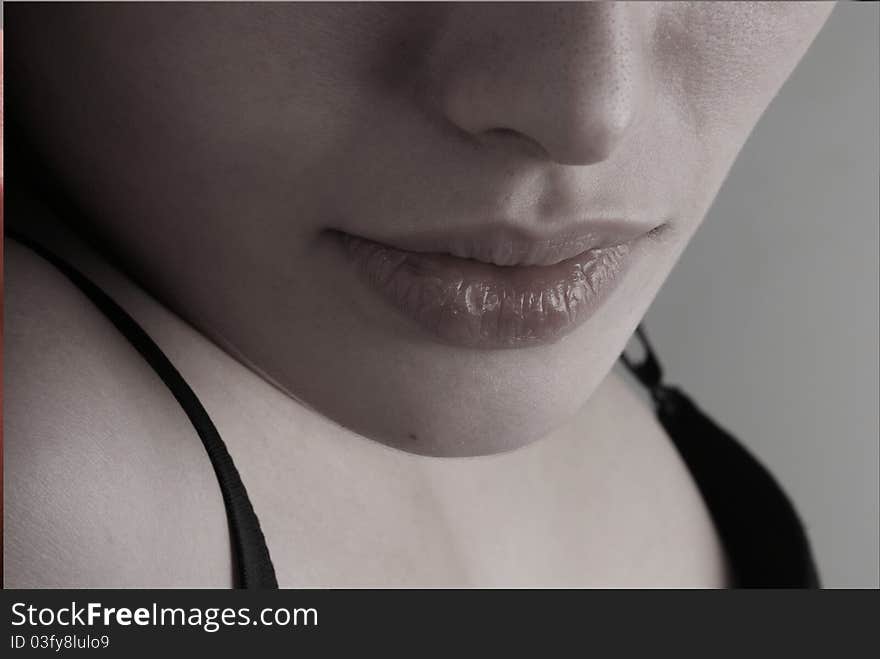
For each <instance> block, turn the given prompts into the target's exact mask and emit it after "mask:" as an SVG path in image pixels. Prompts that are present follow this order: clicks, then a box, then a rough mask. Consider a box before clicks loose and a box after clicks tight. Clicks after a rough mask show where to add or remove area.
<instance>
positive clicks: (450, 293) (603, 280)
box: [336, 226, 646, 349]
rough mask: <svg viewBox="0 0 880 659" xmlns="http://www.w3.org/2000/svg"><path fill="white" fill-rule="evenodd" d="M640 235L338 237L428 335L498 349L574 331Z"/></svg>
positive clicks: (502, 232)
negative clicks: (389, 239)
mask: <svg viewBox="0 0 880 659" xmlns="http://www.w3.org/2000/svg"><path fill="white" fill-rule="evenodd" d="M645 233H646V231H645V230H644V229H634V228H631V227H630V228H626V227H620V226H618V227H610V228H609V227H602V228H601V229H598V230H597V229H593V230H590V231H580V232H574V231H573V232H570V233H564V234H559V235H556V236H554V237H552V238H547V239H540V240H533V239H529V238H528V237H526V236H524V235H523V234H521V233H518V232H517V231H514V230H511V229H508V228H505V227H496V228H494V229H490V230H486V229H482V230H481V231H480V232H477V231H472V232H465V233H459V234H457V235H455V236H452V237H447V238H445V239H444V238H442V237H440V236H437V235H430V234H422V235H419V236H410V237H408V238H405V239H398V240H395V246H391V245H389V244H385V243H380V242H376V241H373V240H369V239H367V238H362V237H358V236H353V235H351V234H348V233H338V234H336V235H337V236H338V238H339V240H340V242H341V244H342V246H343V248H344V253H345V254H346V256H347V258H348V259H349V260H350V261H351V262H352V263H353V264H354V266H355V268H354V269H355V272H356V273H357V275H358V276H359V277H360V278H361V279H363V280H364V282H365V283H366V284H367V285H368V286H369V288H371V289H373V291H375V292H376V293H378V294H379V296H380V297H382V298H384V299H385V301H386V302H389V303H390V304H391V306H393V307H395V308H396V309H397V310H398V311H399V312H402V313H403V314H404V315H405V316H408V317H409V318H410V319H412V320H413V321H415V322H416V323H417V324H418V325H420V326H421V327H422V329H423V330H426V331H427V332H428V333H429V334H430V335H431V336H432V337H433V338H435V339H439V340H440V341H442V342H444V343H449V344H453V345H456V346H463V347H469V348H482V349H496V348H517V347H526V346H530V345H537V344H542V343H549V342H553V341H555V340H556V339H558V338H560V337H562V336H564V335H565V334H567V333H569V332H571V331H572V330H573V329H575V328H576V327H578V326H579V325H581V324H582V323H583V322H584V321H586V320H587V318H588V317H589V316H590V315H591V314H592V312H593V311H594V310H595V309H596V308H597V307H598V306H599V304H600V303H601V301H602V300H603V299H604V298H605V297H606V296H607V295H608V294H609V293H610V291H611V290H612V289H613V286H614V284H615V282H616V281H617V280H618V279H619V278H620V276H621V274H622V273H623V272H624V270H625V269H626V266H627V265H628V263H629V261H630V260H631V259H630V257H631V252H632V250H633V247H634V244H635V243H636V242H637V241H638V240H639V238H640V237H641V236H643V235H645ZM432 246H442V247H441V249H443V251H442V252H440V251H437V252H434V251H428V249H429V248H430V247H432Z"/></svg>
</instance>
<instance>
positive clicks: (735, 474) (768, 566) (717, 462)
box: [620, 326, 820, 588]
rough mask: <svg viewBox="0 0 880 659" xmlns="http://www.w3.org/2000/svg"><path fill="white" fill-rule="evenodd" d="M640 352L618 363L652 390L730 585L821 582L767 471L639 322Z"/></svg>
mask: <svg viewBox="0 0 880 659" xmlns="http://www.w3.org/2000/svg"><path fill="white" fill-rule="evenodd" d="M636 336H637V337H638V339H639V341H640V342H641V343H642V346H643V349H644V351H645V358H644V359H643V361H642V362H640V363H636V362H634V361H633V360H631V359H630V358H629V357H627V355H626V354H622V355H621V356H620V360H621V362H622V363H623V364H624V365H625V366H626V367H627V369H629V371H630V372H631V373H632V374H633V375H634V376H635V377H636V378H637V379H638V380H639V381H640V382H641V383H642V384H643V385H644V386H645V387H646V388H647V389H648V390H649V391H650V392H651V397H652V398H653V399H654V406H655V411H656V414H657V418H658V420H659V421H660V424H661V425H662V426H663V429H664V430H665V431H666V433H667V435H669V438H670V439H671V440H672V443H673V444H674V445H675V447H676V449H677V450H678V452H679V454H680V455H681V457H682V459H683V460H684V462H685V464H686V465H687V467H688V470H689V471H690V472H691V476H692V477H693V479H694V481H695V482H696V484H697V487H698V488H699V489H700V492H701V494H702V496H703V500H704V501H705V502H706V506H707V508H708V509H709V513H710V515H711V516H712V519H713V521H714V523H715V526H716V528H717V529H718V534H719V536H720V538H721V541H722V543H723V545H724V547H725V549H726V550H727V555H728V559H729V563H730V565H729V567H730V569H731V572H732V574H731V577H732V580H733V585H734V587H741V588H755V587H762V588H768V587H774V588H819V587H820V582H819V575H818V571H817V570H816V564H815V561H814V559H813V555H812V552H811V550H810V545H809V541H808V539H807V536H806V532H805V531H804V527H803V524H802V522H801V520H800V518H799V517H798V515H797V512H796V511H795V509H794V506H793V505H792V503H791V501H790V500H789V498H788V497H787V496H786V494H785V492H783V490H782V488H781V487H780V486H779V484H778V483H777V482H776V479H775V478H774V477H773V475H772V474H771V473H770V472H769V471H767V469H766V468H765V467H764V466H763V465H762V464H761V463H760V462H758V460H757V459H756V458H755V457H754V456H753V455H752V454H751V453H750V452H749V451H748V450H746V448H745V447H744V446H742V444H740V443H739V442H738V441H737V440H736V438H735V437H733V435H731V434H730V433H728V432H727V431H726V430H725V429H724V428H722V427H721V426H719V425H718V424H717V423H715V422H714V421H713V420H712V419H711V418H710V417H709V416H708V415H707V414H706V413H705V412H703V411H702V410H701V409H700V408H699V407H698V406H697V405H696V403H694V402H693V400H691V398H690V397H689V396H687V395H686V394H685V393H684V392H683V391H681V390H680V389H679V388H678V387H673V386H669V385H666V384H664V383H663V368H662V367H661V365H660V362H659V361H658V359H657V356H656V354H655V353H654V350H653V348H652V347H651V344H650V343H649V342H648V336H647V334H646V333H645V330H644V328H643V327H642V326H639V327H638V329H637V330H636Z"/></svg>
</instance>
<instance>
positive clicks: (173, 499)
mask: <svg viewBox="0 0 880 659" xmlns="http://www.w3.org/2000/svg"><path fill="white" fill-rule="evenodd" d="M4 307H5V309H4V311H5V319H4V320H5V322H4V334H5V336H4V340H5V346H4V381H5V387H4V390H5V409H4V440H5V493H6V497H5V524H4V526H5V557H4V560H5V565H4V567H5V569H4V574H5V581H6V584H7V586H10V587H45V586H60V587H73V586H83V587H92V586H101V585H110V584H113V585H117V586H150V585H156V586H161V585H172V584H175V583H192V581H191V580H192V579H193V578H194V579H195V580H196V582H199V583H201V582H204V583H211V582H213V583H215V584H216V585H223V584H222V583H219V584H217V580H218V574H219V579H220V581H221V582H222V581H223V580H228V578H229V576H230V570H229V550H228V542H229V541H228V533H227V531H226V517H225V513H224V510H223V505H222V499H221V496H220V492H219V489H218V487H217V484H216V480H214V476H213V472H212V470H211V466H210V462H209V461H208V459H207V457H206V456H205V453H204V449H203V448H202V446H201V442H200V441H199V438H198V436H197V435H196V434H195V433H194V431H193V430H192V428H191V426H189V422H188V419H187V418H186V416H185V415H184V413H183V411H182V410H181V409H180V408H179V406H178V405H177V403H176V401H175V400H174V399H173V397H171V396H170V395H169V394H168V392H167V391H165V390H164V385H163V384H162V383H161V381H160V380H159V379H158V378H157V377H156V376H155V374H154V373H153V371H152V370H151V369H150V367H149V366H148V365H147V364H146V362H144V361H143V360H142V359H141V358H140V356H139V355H138V354H137V353H136V352H135V351H134V349H133V348H131V346H130V345H129V344H128V342H127V340H126V339H125V337H123V336H122V335H121V334H120V333H119V332H118V331H117V330H116V328H115V327H113V325H112V324H110V322H109V321H107V320H106V319H105V318H104V316H103V315H102V314H101V312H100V311H99V310H98V309H97V308H96V307H94V305H92V303H91V302H90V301H89V300H88V298H86V297H85V295H83V294H82V293H81V292H80V291H79V289H78V288H76V287H75V286H74V285H73V284H72V283H71V282H70V281H69V280H68V279H67V278H66V277H65V276H64V275H63V274H62V273H61V272H60V271H58V270H57V269H56V268H55V267H54V266H52V265H51V264H50V263H49V262H47V261H46V260H44V259H43V258H41V257H40V256H38V255H37V254H36V253H34V252H33V251H31V250H30V249H29V248H27V247H25V246H23V245H21V244H19V243H17V242H15V241H12V240H7V241H6V244H5V300H4ZM195 542H199V543H206V544H207V543H211V545H209V546H213V550H214V552H215V553H219V556H216V557H215V558H214V559H213V560H212V559H211V557H210V556H201V557H196V558H197V560H192V561H188V560H187V559H186V556H188V555H192V554H194V553H196V552H194V551H192V550H193V545H194V543H195ZM196 549H197V550H198V549H200V548H196ZM221 566H222V567H221ZM218 570H222V571H220V572H219V573H218ZM189 575H192V576H189ZM193 585H197V584H193Z"/></svg>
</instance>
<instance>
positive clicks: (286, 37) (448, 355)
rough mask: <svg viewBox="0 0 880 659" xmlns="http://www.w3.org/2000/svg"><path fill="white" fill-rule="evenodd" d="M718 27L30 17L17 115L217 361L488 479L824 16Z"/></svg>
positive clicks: (663, 261) (603, 336)
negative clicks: (226, 356)
mask: <svg viewBox="0 0 880 659" xmlns="http://www.w3.org/2000/svg"><path fill="white" fill-rule="evenodd" d="M587 4H590V5H592V4H593V3H587ZM696 4H697V5H700V4H701V3H696ZM706 4H707V5H709V4H714V5H718V4H721V5H726V6H725V8H723V9H716V11H715V13H712V12H710V11H709V10H708V9H707V8H703V7H691V6H690V5H691V3H669V5H668V8H667V5H666V3H660V4H659V5H655V3H620V5H619V7H621V8H620V9H618V8H617V7H618V6H617V5H615V8H613V9H611V10H607V11H605V13H603V11H600V10H597V9H595V8H593V7H589V8H581V7H578V6H571V7H568V8H565V9H563V8H560V7H555V8H546V9H538V8H537V7H527V8H523V9H513V8H511V7H503V8H500V9H492V8H491V7H486V6H476V5H475V6H473V7H468V6H466V5H461V6H454V5H449V6H435V5H432V6H431V7H430V8H429V9H423V8H416V7H409V6H402V7H393V6H388V5H379V6H371V5H360V6H348V7H344V6H337V5H325V6H322V5H317V6H306V5H282V6H280V7H279V6H273V4H272V3H269V4H268V5H262V6H259V5H237V6H226V7H223V6H220V5H213V6H211V5H207V6H199V5H190V6H183V5H178V6H176V7H174V8H167V9H164V10H163V9H160V8H158V7H157V6H155V5H153V6H151V7H152V9H147V8H144V7H140V8H138V7H134V6H132V7H129V8H124V7H121V6H116V7H115V8H107V9H101V8H100V7H98V6H93V7H90V8H79V9H77V10H71V13H70V14H69V15H68V16H67V17H66V18H65V20H63V21H62V20H60V19H58V18H57V16H58V14H55V16H56V18H54V19H52V20H48V21H47V20H40V19H42V18H43V17H41V16H40V15H38V14H28V12H27V11H26V10H23V9H17V8H16V9H13V11H12V12H11V16H8V17H7V22H8V23H9V26H8V27H9V28H10V29H11V28H12V27H14V26H15V23H16V21H18V22H19V25H20V27H21V29H20V31H19V34H21V35H22V36H21V40H20V41H19V40H17V39H14V40H13V43H12V44H7V53H6V54H7V57H8V58H9V59H10V60H14V61H13V64H12V65H11V68H9V69H8V72H7V80H8V81H10V80H11V81H12V83H11V86H10V83H9V82H7V94H10V93H12V92H13V91H14V90H18V92H19V106H20V108H21V109H20V113H21V115H22V116H26V117H28V119H27V121H25V122H23V123H24V124H26V125H27V126H28V132H29V133H30V134H31V137H32V139H33V143H34V145H35V147H36V149H37V150H38V151H40V152H41V153H42V154H43V155H44V157H45V159H46V160H47V162H49V163H50V165H51V167H52V168H53V170H54V171H55V172H57V174H58V175H59V177H60V179H61V180H62V181H63V182H64V185H65V186H66V187H67V188H68V189H69V190H70V192H71V196H72V197H73V198H74V199H75V200H76V201H77V203H78V204H79V205H80V206H81V207H82V208H83V210H84V211H85V212H86V214H87V215H88V217H89V218H90V223H91V225H92V228H93V229H94V230H96V231H98V232H99V233H100V234H101V235H102V236H103V237H104V239H105V240H106V241H107V243H108V244H110V245H113V246H114V248H115V249H116V250H117V251H118V252H119V254H120V255H121V256H122V258H123V261H125V262H127V263H129V264H130V265H131V269H132V271H133V272H136V273H138V277H139V279H140V280H141V281H142V282H143V283H144V284H145V285H146V287H147V288H148V289H149V290H150V291H152V292H154V293H155V294H156V295H157V296H158V297H159V298H160V299H161V300H162V301H164V302H165V303H166V304H167V305H168V306H169V307H170V308H171V309H172V310H174V311H176V312H177V313H179V314H180V315H181V316H183V317H184V318H186V319H187V320H189V321H191V322H192V323H193V324H194V325H195V326H196V327H197V328H199V329H200V330H202V331H203V332H204V333H205V334H206V335H207V336H208V337H210V338H213V339H215V340H217V341H218V342H219V343H221V345H225V346H229V347H231V348H232V349H233V350H234V351H235V352H236V353H237V354H239V355H240V356H241V357H242V358H243V359H244V360H246V361H247V362H248V363H249V364H251V365H253V366H254V367H255V368H256V369H258V370H259V371H261V372H262V373H264V374H265V375H266V376H268V377H269V378H271V379H272V380H273V381H274V382H276V383H277V384H278V385H279V386H281V387H282V388H284V389H285V390H287V391H288V392H289V393H290V394H291V395H292V396H293V397H295V398H297V399H299V400H300V401H303V402H304V403H306V404H307V405H309V406H310V407H312V408H314V409H315V410H317V411H318V412H320V413H321V414H323V415H325V416H327V417H328V418H330V419H332V420H334V421H336V422H338V423H339V424H341V425H343V426H346V427H348V428H350V429H352V430H354V431H355V432H357V433H359V434H361V435H363V436H365V437H368V438H370V439H374V440H376V441H379V442H383V443H385V444H389V445H391V446H395V447H397V448H400V449H403V450H406V451H410V452H414V453H421V454H427V455H438V456H465V455H480V454H487V453H496V452H500V451H506V450H510V449H514V448H517V447H519V446H523V445H525V444H527V443H529V442H531V441H534V440H536V439H538V438H540V437H542V436H544V435H546V434H547V433H549V432H551V431H552V430H553V429H554V428H556V427H558V426H560V425H562V424H564V423H565V422H566V421H567V420H568V419H570V418H571V416H572V415H573V414H574V412H575V411H576V410H577V409H578V408H579V407H581V406H582V405H583V404H584V402H585V401H586V400H587V398H589V396H590V395H591V394H592V393H593V391H595V389H596V388H597V386H598V385H599V383H600V382H601V381H602V380H603V379H604V378H605V376H606V375H607V374H608V372H609V370H610V369H611V367H612V365H613V363H614V362H615V360H616V359H617V357H618V355H619V354H620V352H621V350H622V349H623V347H624V345H625V343H626V341H627V340H628V338H629V336H630V334H631V333H632V331H633V330H634V328H635V326H636V325H637V323H638V322H639V319H640V318H641V317H642V315H643V314H644V313H645V311H646V310H647V308H648V306H649V304H650V303H651V301H652V299H653V298H654V296H655V295H656V293H657V291H658V289H659V288H660V286H661V285H662V283H663V281H664V280H665V278H666V276H667V275H668V273H669V271H670V270H671V268H672V267H673V265H674V264H675V262H676V260H677V259H678V257H679V255H680V254H681V252H682V250H683V249H684V247H685V245H686V244H687V241H688V240H689V238H690V237H691V235H692V234H693V232H694V231H695V230H696V229H697V227H698V225H699V223H700V222H701V220H702V219H703V217H704V215H705V214H706V212H707V210H708V208H709V206H710V205H711V203H712V200H713V199H714V197H715V194H716V192H717V190H718V188H719V187H720V185H721V183H722V181H723V180H724V177H725V175H726V173H727V171H728V170H729V168H730V166H731V164H732V163H733V160H734V158H735V157H736V154H737V153H738V151H739V149H740V148H741V146H742V144H743V143H744V141H745V139H746V137H747V136H748V134H749V132H750V131H751V129H752V127H753V125H754V124H755V122H756V121H757V120H758V118H759V117H760V115H761V113H762V112H763V110H764V109H765V108H766V106H767V104H768V103H769V102H770V100H771V99H772V97H773V95H774V94H775V93H776V91H777V90H778V89H779V87H780V86H781V85H782V83H783V82H784V80H785V79H786V77H787V76H788V74H789V73H790V72H791V70H792V68H793V67H794V66H795V64H796V63H797V61H798V60H799V58H800V56H801V55H802V54H803V52H804V50H805V49H806V47H807V46H808V45H809V43H810V41H811V40H812V38H813V36H814V35H815V33H816V32H817V31H818V29H819V27H820V26H821V24H822V22H823V21H824V20H825V17H827V14H828V11H829V9H830V8H829V7H827V6H823V7H822V8H821V10H817V9H815V8H810V7H798V9H797V11H795V10H787V12H786V11H783V10H781V9H779V8H771V7H768V8H766V9H765V10H764V11H765V13H764V14H762V15H757V17H756V13H755V9H754V8H752V9H744V8H743V7H741V6H739V5H740V3H706ZM742 4H746V5H748V4H757V5H761V4H764V3H742ZM768 4H773V3H768ZM786 4H791V3H786ZM793 4H796V5H800V3H793ZM639 5H642V7H639ZM676 5H680V8H675V6H676ZM685 5H687V7H684V6H685ZM29 11H31V12H33V11H35V10H33V9H31V10H29ZM17 12H20V15H17ZM597 12H598V13H597ZM756 20H763V21H765V24H764V25H763V26H760V27H756V25H755V21H756ZM578 21H581V22H582V23H583V25H584V26H585V27H584V29H583V30H582V31H578V30H574V31H573V30H572V28H571V25H572V24H573V23H574V24H577V23H578ZM737 21H740V22H739V23H737ZM768 22H769V25H768V24H766V23H768ZM70 25H73V26H74V27H76V28H77V29H75V30H72V31H71V30H70V29H68V28H69V27H70ZM243 25H245V26H250V27H249V28H248V29H242V26H243ZM438 26H440V27H438ZM595 26H598V27H595ZM28 28H29V29H30V30H31V31H33V30H42V31H46V30H48V31H49V32H50V33H53V34H55V36H56V37H57V40H56V41H55V42H56V44H57V49H58V51H57V52H55V54H52V53H49V54H47V53H46V52H45V51H43V52H33V51H32V49H29V48H28V46H27V44H26V42H25V36H26V35H27V34H28ZM62 28H63V29H62ZM53 31H54V32H53ZM535 31H537V32H535ZM581 32H582V33H583V36H579V35H581ZM56 33H57V34H56ZM533 33H534V34H533ZM535 34H537V35H538V36H539V37H541V38H540V39H537V40H534V39H531V38H530V37H531V36H535ZM70 35H79V36H78V37H72V36H70ZM82 35H90V38H89V39H88V40H86V41H87V42H88V44H90V45H88V46H84V44H83V43H82V42H81V41H79V39H80V38H82ZM493 35H494V36H493ZM499 35H500V36H499ZM505 35H506V36H505ZM554 35H555V36H556V37H558V38H556V39H555V40H554V39H551V37H554ZM490 37H491V38H490ZM486 44H488V45H486ZM542 44H543V45H542ZM553 44H556V45H553ZM559 44H562V45H561V46H560V45H559ZM595 44H599V46H595ZM563 46H564V47H563ZM67 49H69V50H70V52H71V53H72V52H76V53H77V57H76V58H75V59H74V60H68V59H67V58H65V57H64V53H65V52H66V50H67ZM609 54H610V55H609ZM576 55H577V56H578V57H579V59H577V58H575V60H572V58H573V57H575V56H576ZM609 57H610V59H609ZM615 57H617V58H618V59H617V60H615V59H614V58H615ZM62 60H64V61H75V62H76V65H75V68H74V70H73V71H70V70H69V67H67V68H64V69H63V70H61V69H60V68H59V66H58V62H59V61H62ZM572 61H576V62H580V64H578V65H577V66H582V67H584V68H585V69H586V70H585V71H581V72H580V73H577V72H575V73H577V75H574V73H572V71H571V67H572V66H574V65H573V64H572ZM615 61H618V63H619V66H618V65H616V64H614V62H615ZM609 62H611V64H609ZM530 66H531V67H532V68H534V69H535V71H532V73H531V74H530V73H528V72H529V71H530V68H529V67H530ZM542 67H543V68H542ZM487 71H488V73H487ZM519 72H522V74H521V75H520V73H519ZM98 73H100V75H98ZM36 79H39V80H40V84H39V85H37V84H34V82H33V81H34V80H36ZM572 80H575V81H579V82H578V84H582V85H583V87H582V88H573V87H572V86H571V84H570V83H571V81H572ZM554 85H556V86H555V87H554ZM591 85H592V86H591ZM548 87H549V89H550V95H549V96H548ZM620 90H624V91H625V92H626V93H623V92H621V91H620ZM603 94H605V95H606V96H607V97H608V98H611V99H612V101H613V102H611V101H608V103H605V104H604V105H603V104H602V103H603V101H602V99H603V98H604V97H603V96H602V95H603ZM73 97H76V98H73ZM462 98H464V99H465V101H464V102H462V100H461V99H462ZM53 99H54V100H53ZM474 99H476V100H474ZM511 99H513V100H511ZM597 99H598V101H597ZM606 100H607V99H606ZM597 103H598V104H599V105H598V106H597V105H596V104H597ZM517 104H519V105H517ZM535 107H540V108H541V111H540V112H538V113H535V112H534V111H533V110H534V108H535ZM530 108H532V109H530ZM572 117H575V118H578V117H580V118H581V119H582V121H583V124H577V123H572V120H571V118H572ZM582 126H590V130H582V129H581V127H582ZM9 167H10V169H11V167H12V165H10V166H9Z"/></svg>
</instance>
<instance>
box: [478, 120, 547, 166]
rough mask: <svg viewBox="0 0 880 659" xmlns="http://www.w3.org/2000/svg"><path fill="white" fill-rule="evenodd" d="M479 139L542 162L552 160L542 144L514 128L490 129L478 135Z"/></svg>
mask: <svg viewBox="0 0 880 659" xmlns="http://www.w3.org/2000/svg"><path fill="white" fill-rule="evenodd" d="M477 138H478V139H481V140H483V141H484V142H486V143H497V144H498V145H499V146H502V147H505V148H516V149H519V150H520V151H521V152H523V153H525V154H526V155H528V156H530V157H532V158H540V159H542V160H546V159H548V158H550V153H549V152H548V151H547V149H546V148H544V146H543V145H542V144H541V143H540V142H538V141H537V140H534V139H532V138H531V137H529V136H528V135H526V134H525V133H522V132H520V131H518V130H514V129H513V128H505V127H499V128H490V129H488V130H484V131H483V132H482V133H480V134H479V135H477Z"/></svg>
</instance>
